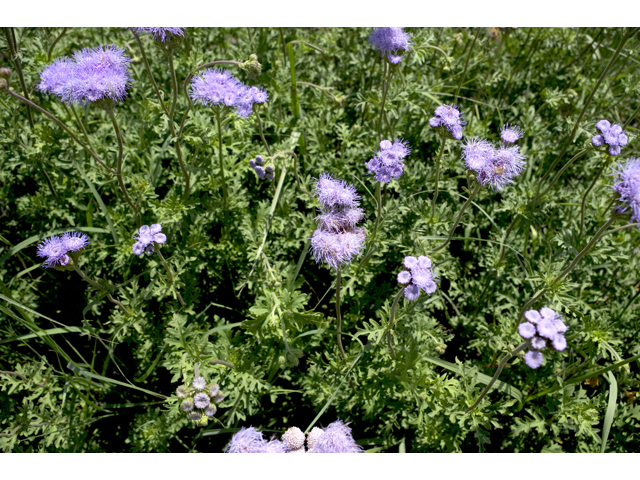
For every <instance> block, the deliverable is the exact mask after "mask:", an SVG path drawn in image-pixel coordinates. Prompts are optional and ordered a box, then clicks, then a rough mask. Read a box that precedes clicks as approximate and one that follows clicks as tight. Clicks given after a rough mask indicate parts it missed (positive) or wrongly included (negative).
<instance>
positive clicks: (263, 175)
mask: <svg viewBox="0 0 640 480" xmlns="http://www.w3.org/2000/svg"><path fill="white" fill-rule="evenodd" d="M263 164H264V158H262V157H261V156H260V155H258V156H256V158H255V160H249V166H250V167H251V168H253V170H254V171H255V172H256V175H258V178H259V179H261V180H264V179H266V180H273V179H274V178H275V173H274V172H275V171H276V169H275V167H274V166H273V165H266V166H264V167H263V166H262V165H263Z"/></svg>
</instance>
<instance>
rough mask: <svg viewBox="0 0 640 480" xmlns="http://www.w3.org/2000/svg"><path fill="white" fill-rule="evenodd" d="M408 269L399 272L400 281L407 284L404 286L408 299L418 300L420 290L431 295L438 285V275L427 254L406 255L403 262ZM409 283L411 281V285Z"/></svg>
mask: <svg viewBox="0 0 640 480" xmlns="http://www.w3.org/2000/svg"><path fill="white" fill-rule="evenodd" d="M403 264H404V266H405V268H406V269H407V270H403V271H401V272H400V273H399V274H398V283H399V284H401V285H407V286H406V287H405V288H404V296H405V297H406V298H407V300H412V301H413V300H416V299H417V298H418V297H419V296H420V290H422V291H423V292H424V293H426V294H427V295H431V294H432V293H433V292H435V291H436V288H437V287H438V286H437V285H436V282H435V280H437V279H438V276H437V275H436V274H435V272H434V271H433V265H432V263H431V260H430V259H429V258H427V257H425V256H419V257H418V258H416V257H411V256H409V257H404V262H403ZM409 283H411V284H410V285H409Z"/></svg>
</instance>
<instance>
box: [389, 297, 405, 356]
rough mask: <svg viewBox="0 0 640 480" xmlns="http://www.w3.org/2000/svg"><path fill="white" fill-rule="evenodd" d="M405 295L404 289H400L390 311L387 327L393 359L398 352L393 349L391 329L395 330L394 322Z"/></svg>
mask: <svg viewBox="0 0 640 480" xmlns="http://www.w3.org/2000/svg"><path fill="white" fill-rule="evenodd" d="M403 294H404V287H402V288H400V291H399V292H398V293H397V294H396V297H395V298H394V299H393V304H392V305H391V310H390V311H389V326H388V327H387V328H388V329H389V331H388V332H387V344H388V345H389V350H391V355H392V356H393V358H396V351H395V350H394V349H393V342H392V335H391V329H392V328H393V321H394V320H395V318H396V309H397V308H398V303H399V302H400V299H401V298H402V295H403Z"/></svg>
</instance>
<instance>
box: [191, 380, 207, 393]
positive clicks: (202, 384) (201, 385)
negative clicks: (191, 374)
mask: <svg viewBox="0 0 640 480" xmlns="http://www.w3.org/2000/svg"><path fill="white" fill-rule="evenodd" d="M191 386H192V387H193V388H195V389H196V390H199V391H200V390H204V389H205V388H206V386H207V381H206V380H205V379H204V378H203V377H195V378H194V379H193V382H191Z"/></svg>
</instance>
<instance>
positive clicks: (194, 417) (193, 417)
mask: <svg viewBox="0 0 640 480" xmlns="http://www.w3.org/2000/svg"><path fill="white" fill-rule="evenodd" d="M187 416H188V417H189V420H194V421H198V420H200V419H201V418H202V414H201V413H200V412H191V413H190V414H189V415H187Z"/></svg>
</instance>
